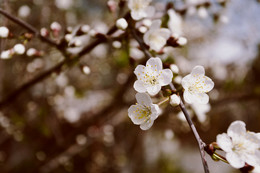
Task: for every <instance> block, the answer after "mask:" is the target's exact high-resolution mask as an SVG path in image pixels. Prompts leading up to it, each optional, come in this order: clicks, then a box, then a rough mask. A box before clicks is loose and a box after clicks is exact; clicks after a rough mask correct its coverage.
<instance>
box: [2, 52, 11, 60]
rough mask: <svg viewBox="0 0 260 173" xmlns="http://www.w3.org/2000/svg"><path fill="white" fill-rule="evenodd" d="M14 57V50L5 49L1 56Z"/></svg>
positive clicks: (5, 57)
mask: <svg viewBox="0 0 260 173" xmlns="http://www.w3.org/2000/svg"><path fill="white" fill-rule="evenodd" d="M11 57H12V51H11V50H5V51H2V52H1V55H0V58H1V59H9V58H11Z"/></svg>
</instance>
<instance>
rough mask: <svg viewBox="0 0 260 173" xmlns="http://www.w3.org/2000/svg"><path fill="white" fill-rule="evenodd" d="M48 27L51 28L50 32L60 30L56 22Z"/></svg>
mask: <svg viewBox="0 0 260 173" xmlns="http://www.w3.org/2000/svg"><path fill="white" fill-rule="evenodd" d="M50 27H51V30H53V31H60V30H61V25H60V24H59V23H58V22H52V23H51V26H50Z"/></svg>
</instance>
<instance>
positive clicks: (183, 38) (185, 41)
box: [177, 37, 188, 46]
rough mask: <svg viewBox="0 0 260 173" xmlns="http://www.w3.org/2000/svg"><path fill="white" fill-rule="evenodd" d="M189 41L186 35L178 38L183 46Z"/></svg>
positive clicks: (178, 41)
mask: <svg viewBox="0 0 260 173" xmlns="http://www.w3.org/2000/svg"><path fill="white" fill-rule="evenodd" d="M187 42H188V40H187V38H185V37H179V38H178V39H177V43H178V44H179V45H181V46H184V45H186V44H187Z"/></svg>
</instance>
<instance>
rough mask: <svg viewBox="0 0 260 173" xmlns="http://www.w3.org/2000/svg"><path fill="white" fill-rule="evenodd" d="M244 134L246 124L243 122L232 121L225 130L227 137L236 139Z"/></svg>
mask: <svg viewBox="0 0 260 173" xmlns="http://www.w3.org/2000/svg"><path fill="white" fill-rule="evenodd" d="M245 133H246V124H245V123H244V122H243V121H234V122H233V123H231V124H230V126H229V127H228V130H227V134H228V136H230V137H231V138H236V137H238V136H241V135H243V134H245Z"/></svg>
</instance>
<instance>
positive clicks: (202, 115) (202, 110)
mask: <svg viewBox="0 0 260 173" xmlns="http://www.w3.org/2000/svg"><path fill="white" fill-rule="evenodd" d="M191 107H192V109H193V110H194V112H195V114H196V115H197V118H198V120H199V121H200V122H201V123H203V122H205V121H206V118H207V116H206V113H207V112H209V111H210V108H211V107H210V104H208V103H207V104H197V103H193V104H191Z"/></svg>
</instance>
